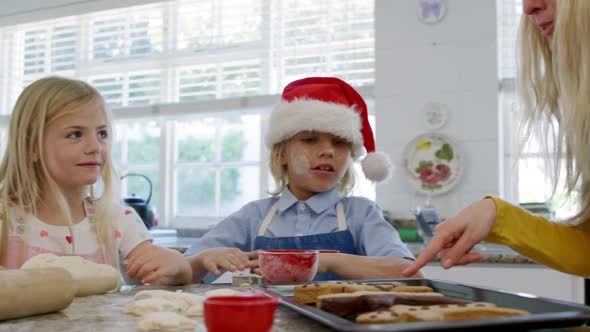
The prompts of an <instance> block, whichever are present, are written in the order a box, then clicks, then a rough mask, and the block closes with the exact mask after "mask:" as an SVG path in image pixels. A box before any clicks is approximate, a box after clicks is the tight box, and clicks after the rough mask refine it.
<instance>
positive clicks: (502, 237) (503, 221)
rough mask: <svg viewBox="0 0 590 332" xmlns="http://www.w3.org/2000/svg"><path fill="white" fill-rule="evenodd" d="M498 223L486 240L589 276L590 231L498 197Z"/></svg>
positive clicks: (546, 262) (535, 259)
mask: <svg viewBox="0 0 590 332" xmlns="http://www.w3.org/2000/svg"><path fill="white" fill-rule="evenodd" d="M489 198H492V199H493V200H494V202H495V203H496V223H495V225H494V228H493V229H492V232H491V233H490V234H489V235H488V237H487V238H486V241H488V242H492V243H497V244H503V245H507V246H509V247H511V248H512V249H514V250H515V251H516V252H518V253H520V254H522V255H524V256H527V257H529V258H531V259H533V260H534V261H536V262H538V263H540V264H543V265H547V266H549V267H551V268H554V269H556V270H559V271H562V272H565V273H569V274H575V275H579V276H583V277H590V264H588V253H590V231H588V230H583V229H580V228H577V227H574V226H570V225H566V224H561V223H556V222H551V221H549V220H547V219H545V218H543V217H540V216H536V215H533V214H531V213H529V212H527V211H526V210H524V209H522V208H520V207H517V206H514V205H512V204H510V203H508V202H505V201H503V200H501V199H498V198H495V197H489Z"/></svg>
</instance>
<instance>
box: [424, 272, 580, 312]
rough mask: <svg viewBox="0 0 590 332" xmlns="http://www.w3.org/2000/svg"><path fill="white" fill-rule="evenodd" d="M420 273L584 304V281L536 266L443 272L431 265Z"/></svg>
mask: <svg viewBox="0 0 590 332" xmlns="http://www.w3.org/2000/svg"><path fill="white" fill-rule="evenodd" d="M422 273H423V274H424V277H425V278H429V279H439V280H445V281H451V282H457V283H462V284H466V285H471V286H481V287H486V288H494V289H498V290H504V291H509V292H516V293H527V294H532V295H537V296H541V297H547V298H552V299H558V300H563V301H569V302H575V303H580V304H584V278H581V277H576V276H572V275H569V274H565V273H561V272H558V271H555V270H552V269H549V268H546V267H543V266H541V265H537V264H493V263H487V264H471V265H467V266H458V267H453V268H451V269H449V270H445V269H444V268H442V267H441V266H440V265H438V264H434V263H431V264H428V265H427V266H425V267H424V268H423V269H422Z"/></svg>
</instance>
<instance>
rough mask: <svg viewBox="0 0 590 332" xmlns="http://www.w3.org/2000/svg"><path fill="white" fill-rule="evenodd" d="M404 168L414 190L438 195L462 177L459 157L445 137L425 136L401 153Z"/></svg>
mask: <svg viewBox="0 0 590 332" xmlns="http://www.w3.org/2000/svg"><path fill="white" fill-rule="evenodd" d="M402 162H403V166H404V169H405V171H406V174H407V176H408V178H409V180H410V182H411V183H412V185H413V186H414V188H416V190H418V191H419V192H421V193H425V194H431V195H437V194H442V193H445V192H447V191H449V190H451V189H452V188H453V186H454V185H455V184H456V183H457V181H458V180H459V177H460V176H461V166H462V165H461V162H462V160H461V155H460V153H459V151H458V150H457V146H456V145H455V144H454V143H452V142H451V141H450V140H449V139H448V138H447V137H446V136H443V135H440V134H434V133H429V134H424V135H420V136H418V137H416V138H414V139H413V140H412V141H411V142H410V143H408V145H407V146H406V148H405V150H404V157H403V161H402Z"/></svg>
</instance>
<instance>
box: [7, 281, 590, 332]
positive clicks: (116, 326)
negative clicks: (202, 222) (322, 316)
mask: <svg viewBox="0 0 590 332" xmlns="http://www.w3.org/2000/svg"><path fill="white" fill-rule="evenodd" d="M220 287H228V286H227V285H225V286H213V285H189V286H182V287H156V286H139V287H135V288H133V287H127V286H126V287H124V290H122V291H121V292H117V293H113V294H105V295H98V296H89V297H83V298H76V299H75V300H74V302H73V303H72V304H71V305H70V306H69V307H68V308H66V309H65V310H63V311H62V312H59V313H53V314H46V315H40V316H34V317H26V318H21V319H15V320H9V321H6V322H0V331H2V332H30V331H60V332H73V331H93V332H103V331H104V332H106V331H108V332H123V331H136V330H137V323H138V322H139V321H140V319H141V318H140V317H136V316H131V315H126V314H124V313H123V308H124V307H125V305H126V304H127V303H130V302H132V301H133V295H134V294H135V293H137V292H138V291H140V290H145V289H167V290H176V289H182V290H183V291H186V292H193V293H197V294H202V293H204V292H206V291H208V290H211V289H214V288H220ZM196 319H197V321H198V322H199V326H198V327H197V329H196V330H195V332H196V331H205V328H204V324H203V318H202V317H198V318H196ZM272 331H273V332H279V331H281V332H289V331H294V332H295V331H296V332H306V331H314V332H323V331H331V330H330V329H328V328H327V327H324V326H323V325H321V324H319V323H317V322H315V321H313V320H311V319H309V318H307V317H305V316H302V315H300V314H298V313H296V312H294V311H291V310H289V309H287V308H285V307H283V306H279V308H278V309H277V311H276V314H275V322H274V327H273V329H272ZM539 331H540V330H539ZM546 331H549V330H546ZM551 331H568V332H575V331H584V332H590V329H583V328H572V329H562V330H551Z"/></svg>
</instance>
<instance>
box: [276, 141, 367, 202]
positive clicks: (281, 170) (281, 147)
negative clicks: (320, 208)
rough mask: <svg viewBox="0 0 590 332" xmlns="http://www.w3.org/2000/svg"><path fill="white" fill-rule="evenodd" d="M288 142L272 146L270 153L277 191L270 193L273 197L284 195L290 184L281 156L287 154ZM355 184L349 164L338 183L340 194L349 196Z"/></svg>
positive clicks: (286, 167) (286, 168)
mask: <svg viewBox="0 0 590 332" xmlns="http://www.w3.org/2000/svg"><path fill="white" fill-rule="evenodd" d="M288 142H289V140H288V139H286V140H284V141H282V142H280V143H277V144H275V145H273V146H272V149H271V151H270V173H271V174H272V177H273V178H274V180H275V189H274V190H272V191H270V192H269V193H270V194H271V195H273V196H276V195H279V194H280V193H282V192H283V190H285V188H286V187H287V185H288V184H289V171H288V166H287V165H283V164H282V163H281V155H282V154H283V153H285V151H286V149H287V144H288ZM355 183H356V181H355V177H354V167H353V165H352V163H349V164H348V168H347V169H346V172H344V175H343V176H342V179H340V182H338V192H339V193H340V194H341V195H342V196H348V195H349V194H350V192H351V191H352V189H353V188H354V185H355Z"/></svg>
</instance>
